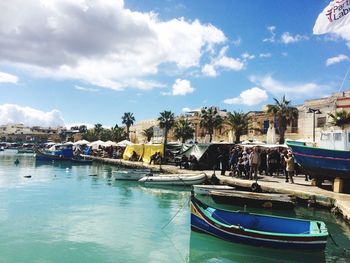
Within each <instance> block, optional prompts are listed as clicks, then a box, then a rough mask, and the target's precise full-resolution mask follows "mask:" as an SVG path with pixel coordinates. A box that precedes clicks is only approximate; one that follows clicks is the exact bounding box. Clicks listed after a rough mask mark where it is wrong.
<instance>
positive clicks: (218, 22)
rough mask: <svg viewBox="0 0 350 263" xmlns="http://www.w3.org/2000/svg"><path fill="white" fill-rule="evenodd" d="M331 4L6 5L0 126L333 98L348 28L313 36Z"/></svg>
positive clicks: (92, 0) (345, 59)
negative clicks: (328, 96) (319, 16)
mask: <svg viewBox="0 0 350 263" xmlns="http://www.w3.org/2000/svg"><path fill="white" fill-rule="evenodd" d="M329 2H330V1H326V0H308V1H295V0H284V1H280V0H270V1H266V0H244V1H243V0H241V1H238V0H220V1H217V0H205V1H203V0H163V1H160V0H142V1H140V0H124V1H122V0H45V1H44V0H41V1H40V0H26V1H22V0H11V1H1V2H0V10H1V16H0V124H7V123H24V124H25V125H28V126H32V125H41V126H57V125H67V126H70V125H76V124H77V125H79V124H88V125H92V124H95V123H101V124H103V125H104V126H106V127H107V126H114V125H115V124H118V125H120V124H121V117H122V115H123V113H124V112H132V113H133V114H134V116H135V119H136V122H138V121H142V120H149V119H154V118H157V117H158V116H159V113H160V112H163V111H164V110H170V111H172V112H174V113H175V114H176V115H179V114H182V113H184V112H186V111H189V110H192V109H198V108H201V107H205V106H207V107H208V106H209V107H210V106H218V107H220V108H221V109H226V110H227V111H231V112H232V111H243V112H248V111H254V110H261V109H262V108H263V106H264V105H266V104H269V103H273V98H278V99H280V98H281V97H282V96H283V95H286V97H287V99H289V100H291V101H292V103H293V104H294V105H298V104H302V103H303V102H304V100H306V99H313V98H320V97H324V96H327V95H330V94H331V93H333V92H337V91H339V90H340V88H341V86H342V82H343V80H344V76H345V74H346V72H347V70H348V68H349V66H350V54H349V51H350V25H349V30H343V31H342V32H339V33H332V34H324V35H313V27H314V24H315V21H316V19H317V17H318V15H319V14H320V13H321V12H322V11H323V9H324V8H325V7H326V6H327V5H328V4H329ZM342 89H343V90H348V89H350V77H348V78H346V79H345V81H344V84H343V87H342Z"/></svg>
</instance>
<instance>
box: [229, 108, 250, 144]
mask: <svg viewBox="0 0 350 263" xmlns="http://www.w3.org/2000/svg"><path fill="white" fill-rule="evenodd" d="M248 121H249V118H248V116H247V114H245V113H243V112H237V111H234V112H233V113H231V112H229V113H228V114H227V117H226V118H225V120H224V123H225V124H226V125H228V126H229V127H230V128H231V130H233V131H234V134H235V137H236V140H235V143H239V142H240V138H241V135H243V134H246V133H247V131H248Z"/></svg>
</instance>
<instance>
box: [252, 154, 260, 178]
mask: <svg viewBox="0 0 350 263" xmlns="http://www.w3.org/2000/svg"><path fill="white" fill-rule="evenodd" d="M260 161H261V160H260V153H259V152H258V150H257V149H256V148H253V151H252V152H251V153H250V155H249V162H250V173H249V179H250V180H253V179H254V180H258V168H259V165H260ZM253 173H254V177H253Z"/></svg>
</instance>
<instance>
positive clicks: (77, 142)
mask: <svg viewBox="0 0 350 263" xmlns="http://www.w3.org/2000/svg"><path fill="white" fill-rule="evenodd" d="M89 143H90V142H89V141H87V140H79V141H76V142H75V143H74V145H84V144H89Z"/></svg>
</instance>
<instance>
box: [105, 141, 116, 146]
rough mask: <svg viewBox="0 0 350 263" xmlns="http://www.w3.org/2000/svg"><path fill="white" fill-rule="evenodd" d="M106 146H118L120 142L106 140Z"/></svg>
mask: <svg viewBox="0 0 350 263" xmlns="http://www.w3.org/2000/svg"><path fill="white" fill-rule="evenodd" d="M105 146H106V147H110V146H113V147H115V146H118V144H117V143H116V142H112V141H106V142H105Z"/></svg>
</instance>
